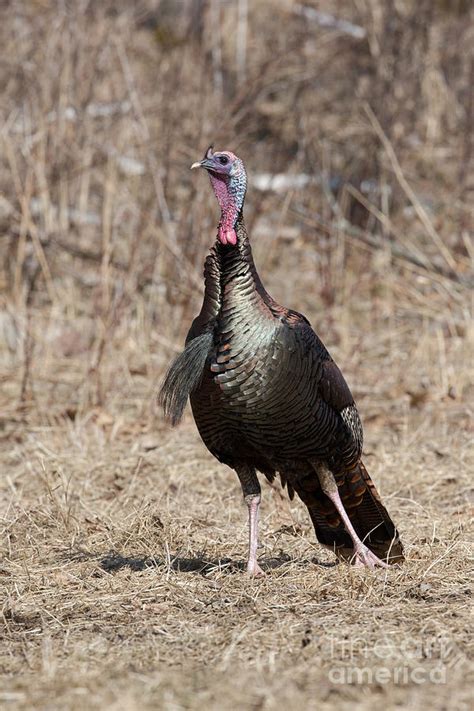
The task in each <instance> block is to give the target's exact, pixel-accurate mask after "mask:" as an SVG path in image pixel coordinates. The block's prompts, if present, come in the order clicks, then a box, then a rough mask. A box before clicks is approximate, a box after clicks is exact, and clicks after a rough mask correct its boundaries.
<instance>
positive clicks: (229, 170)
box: [191, 146, 247, 245]
mask: <svg viewBox="0 0 474 711" xmlns="http://www.w3.org/2000/svg"><path fill="white" fill-rule="evenodd" d="M191 168H205V170H207V172H208V173H209V178H210V180H211V185H212V189H213V190H214V194H215V196H216V198H217V202H218V203H219V206H220V208H221V219H220V221H219V226H218V228H217V236H218V238H219V240H220V241H221V242H222V244H232V245H235V244H237V234H236V231H235V226H236V224H237V219H238V217H239V215H240V213H241V211H242V208H243V205H244V200H245V192H246V190H247V173H246V172H245V167H244V164H243V163H242V161H241V160H240V158H238V157H237V156H236V155H235V154H234V153H231V152H230V151H218V152H216V153H213V151H212V146H209V148H208V149H207V151H206V154H205V156H204V158H203V159H202V160H201V161H198V162H197V163H193V164H192V166H191Z"/></svg>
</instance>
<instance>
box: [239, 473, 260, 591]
mask: <svg viewBox="0 0 474 711" xmlns="http://www.w3.org/2000/svg"><path fill="white" fill-rule="evenodd" d="M236 471H237V474H238V477H239V479H240V484H241V486H242V493H243V495H244V500H245V503H246V504H247V508H248V512H249V556H248V561H247V573H248V574H249V575H250V576H251V577H257V576H260V575H265V573H264V572H263V570H262V569H261V567H260V566H259V564H258V563H257V546H258V510H259V508H260V484H259V483H258V479H257V474H256V472H255V469H253V468H252V467H248V466H245V467H239V468H238V469H236Z"/></svg>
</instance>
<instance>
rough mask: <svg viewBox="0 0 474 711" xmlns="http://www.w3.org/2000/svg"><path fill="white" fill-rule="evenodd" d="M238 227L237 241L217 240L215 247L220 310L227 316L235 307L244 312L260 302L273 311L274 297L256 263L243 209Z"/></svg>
mask: <svg viewBox="0 0 474 711" xmlns="http://www.w3.org/2000/svg"><path fill="white" fill-rule="evenodd" d="M235 231H236V234H237V244H236V245H223V244H221V243H220V242H219V240H218V241H217V243H216V247H215V249H216V253H217V255H218V258H219V263H220V295H221V308H220V314H221V316H224V315H225V314H226V313H227V312H229V311H235V309H236V308H238V311H239V312H242V311H243V310H244V309H247V308H248V307H249V306H257V307H259V309H260V310H263V311H265V312H267V314H268V315H270V308H269V307H270V304H271V303H272V302H273V300H272V299H271V297H270V296H269V295H268V294H267V292H266V291H265V288H264V286H263V284H262V282H261V279H260V277H259V275H258V272H257V269H256V267H255V263H254V261H253V256H252V248H251V246H250V242H249V238H248V235H247V230H246V228H245V223H244V219H243V216H242V213H240V215H239V217H238V219H237V222H236V225H235Z"/></svg>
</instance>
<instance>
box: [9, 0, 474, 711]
mask: <svg viewBox="0 0 474 711" xmlns="http://www.w3.org/2000/svg"><path fill="white" fill-rule="evenodd" d="M473 20H474V16H473V9H472V2H470V1H469V0H302V1H301V2H296V1H293V0H272V1H270V0H161V1H160V0H137V1H135V2H133V1H132V0H100V2H99V1H95V2H94V1H93V0H2V2H0V471H1V473H2V476H1V477H0V548H1V550H0V559H1V564H0V584H2V585H3V587H2V591H4V593H2V604H1V608H2V609H1V619H2V632H3V633H4V644H3V646H2V652H3V654H2V655H1V659H0V667H1V668H2V670H3V672H4V677H3V680H4V682H5V685H4V687H3V689H0V704H1V702H2V701H5V702H8V705H9V708H10V707H11V708H12V709H13V708H15V709H18V711H29V710H30V709H32V708H35V709H40V708H44V709H46V708H47V709H50V708H52V705H51V704H53V705H54V707H55V708H58V709H63V708H64V709H68V711H69V710H72V711H76V710H77V711H83V709H84V708H88V709H92V708H98V709H112V710H114V711H119V710H120V711H123V710H126V711H143V710H144V709H150V711H156V709H162V708H163V709H169V710H170V711H181V710H183V711H185V710H189V709H199V710H201V709H204V708H205V709H210V710H212V709H216V711H235V709H236V708H239V709H252V711H255V710H256V709H262V710H263V709H265V711H281V709H282V708H291V709H295V710H296V711H297V710H298V709H301V710H304V711H314V710H315V709H318V710H319V709H323V708H324V709H328V710H329V709H334V708H337V709H338V711H352V709H354V708H357V709H364V710H366V711H369V710H372V709H374V708H377V709H379V708H387V709H388V708H395V707H396V708H407V709H408V708H409V709H419V708H430V709H434V710H438V709H439V711H446V709H453V710H454V709H456V711H459V710H460V709H461V710H462V711H464V710H465V711H468V709H471V707H472V688H471V686H472V685H470V684H469V678H470V677H469V666H468V664H467V661H466V660H467V658H468V656H469V646H470V645H471V647H472V635H471V634H470V629H471V627H472V623H471V617H472V609H471V608H472V605H471V604H470V601H471V597H469V596H470V595H472V585H471V578H472V565H470V561H471V560H472V547H471V546H470V544H469V533H468V532H469V531H470V530H471V529H472V526H470V523H472V498H471V499H470V498H469V497H470V493H471V492H472V471H473V467H474V465H473V458H472V455H473V453H474V452H473V447H472V442H473V437H472V402H473V394H474V391H473V388H474V386H473V382H474V379H473V375H474V373H473V358H472V352H473V349H472V320H471V307H472V304H471V301H472V285H473V280H472V258H473V255H474V250H473V246H472V234H473V213H472V204H473V191H474V170H473V167H474V166H473V125H474V119H473V111H474V100H473V91H474V58H473V52H472V50H473V47H474V22H473ZM210 143H213V144H214V147H215V149H230V150H232V151H235V152H236V153H237V154H238V155H239V156H241V157H242V158H243V160H244V161H245V164H246V166H247V170H248V173H249V189H248V194H247V200H246V206H245V217H246V221H247V226H248V228H249V231H250V235H251V240H252V245H253V250H254V257H255V262H256V265H257V268H258V270H259V273H260V276H261V278H262V281H263V283H264V284H265V287H266V288H267V290H268V291H269V293H270V294H271V295H272V296H273V297H274V298H275V299H276V300H278V301H279V302H280V303H282V304H284V305H286V306H288V307H292V308H294V309H296V310H298V311H300V312H302V313H304V314H305V315H306V316H307V317H308V319H309V320H310V321H311V323H312V324H313V326H314V327H315V329H316V330H317V332H318V333H319V335H320V336H321V338H322V339H323V341H324V342H325V344H326V345H327V347H328V348H329V350H330V352H331V354H332V355H333V357H334V358H335V359H336V361H337V362H338V363H339V365H340V366H341V368H342V371H343V373H344V376H345V377H346V379H347V381H348V383H349V385H350V387H351V390H352V392H353V394H354V396H355V398H356V400H357V404H358V406H359V410H360V412H361V416H362V421H363V423H364V433H365V446H364V461H365V462H366V464H367V467H368V469H369V471H370V473H371V475H372V476H373V479H374V481H375V482H376V484H377V488H378V490H379V491H380V493H381V495H382V498H383V500H384V502H385V503H386V505H387V508H388V510H389V511H390V514H391V516H392V517H393V520H394V521H395V522H396V524H397V528H398V530H399V531H400V535H401V537H402V540H403V544H404V549H405V554H406V559H407V560H406V563H405V565H404V566H402V567H401V568H399V569H392V570H391V571H389V572H388V573H385V572H383V573H381V574H375V573H372V572H371V571H364V570H362V571H360V570H356V569H354V568H353V567H350V566H344V565H339V566H337V567H333V566H334V561H333V555H332V553H330V552H328V551H324V550H323V549H322V548H321V546H318V545H317V544H316V541H315V537H314V531H313V529H312V526H311V523H310V521H309V519H308V517H307V515H306V514H305V511H304V510H303V508H304V507H302V506H300V505H299V503H298V502H297V501H293V502H292V503H291V504H290V503H289V502H288V498H287V495H286V492H283V491H282V490H281V489H280V488H279V485H276V484H275V485H273V486H271V487H270V485H268V484H264V486H263V502H262V513H261V526H260V531H261V536H260V540H261V548H259V558H260V561H261V564H262V566H263V567H264V568H265V569H266V570H267V575H266V577H265V578H264V579H263V580H259V581H256V582H255V583H254V582H251V581H249V580H248V578H247V577H246V576H245V575H243V574H242V572H241V571H242V570H243V569H244V563H243V562H242V561H243V559H244V558H245V551H246V537H247V532H246V512H245V510H244V508H245V507H244V505H243V502H242V496H241V491H240V486H239V483H238V480H237V477H235V475H234V474H233V473H231V472H230V470H229V469H228V468H227V467H225V466H223V465H220V464H219V463H218V462H217V461H216V460H214V459H213V458H212V457H211V455H210V454H209V453H208V452H207V450H206V448H205V447H204V446H203V445H202V443H201V441H200V440H199V436H198V434H197V431H196V428H195V426H194V423H193V422H192V418H191V414H190V412H189V411H187V412H186V414H185V417H184V421H183V423H182V424H181V426H180V427H179V428H178V429H177V430H171V428H170V427H169V426H168V425H167V424H165V423H164V422H163V419H162V415H161V413H160V412H159V410H158V408H157V406H156V393H157V390H158V387H159V383H160V380H161V378H162V375H163V373H164V371H165V368H166V367H167V366H168V364H169V363H170V361H171V359H172V358H173V357H174V356H175V354H176V353H178V352H179V351H180V350H181V348H182V345H183V342H184V338H185V335H186V332H187V330H188V328H189V325H190V322H191V319H192V318H193V316H194V315H195V314H196V313H197V312H198V311H199V309H200V306H201V299H202V289H203V279H202V268H203V261H204V258H205V256H206V254H207V252H208V250H209V248H210V247H211V245H212V243H213V241H214V239H215V235H216V227H217V223H218V219H219V213H218V207H217V204H216V201H215V198H214V196H213V194H212V191H211V189H210V186H209V180H208V177H207V176H206V175H205V174H204V172H203V171H192V172H191V171H190V170H189V166H190V165H191V163H192V162H194V161H196V160H199V159H200V158H201V157H202V155H203V153H204V151H205V149H206V148H207V147H208V145H209V144H210ZM440 640H441V643H440ZM443 640H445V641H446V643H447V646H446V645H445V646H443V644H444V643H443ZM350 641H355V648H353V647H351V648H350V651H351V655H350V657H348V656H347V654H346V652H347V649H348V648H347V644H348V643H349V642H350ZM361 642H363V646H362V647H360V643H361ZM388 643H390V644H389V646H386V645H387V644H388ZM380 645H382V647H381V648H382V649H388V650H389V655H381V654H379V653H378V652H377V650H378V649H380ZM390 650H395V652H396V653H395V654H394V655H391V654H390ZM407 650H408V654H407ZM411 650H415V651H414V653H413V654H411V653H409V652H410V651H411ZM416 650H418V654H417V653H416ZM471 651H472V649H471ZM381 664H383V666H382V667H380V665H381ZM400 665H402V666H401V667H400ZM413 665H415V666H413ZM440 665H441V671H442V672H443V673H444V674H445V676H444V677H443V679H442V680H441V682H442V683H440V680H439V678H438V681H436V680H435V682H434V683H428V682H429V673H431V671H432V670H435V671H436V670H437V669H439V667H440ZM443 665H444V666H443ZM400 668H401V669H402V671H403V672H404V673H405V672H406V674H407V678H406V680H405V681H404V680H403V679H402V680H401V681H400V676H399V670H400ZM366 669H369V673H372V672H373V671H375V672H377V671H379V670H380V671H382V672H383V680H382V681H380V683H378V680H377V679H376V681H377V683H369V682H367V683H366V682H365V679H366V677H365V676H364V677H363V678H362V680H360V678H359V681H358V677H357V676H356V677H355V680H354V679H353V680H352V681H350V677H349V676H345V677H344V679H345V680H346V681H347V683H343V682H344V679H342V680H339V681H338V679H336V680H335V681H334V678H333V677H332V676H331V674H332V673H333V672H334V670H335V671H336V672H338V671H339V672H341V674H342V673H343V672H345V671H348V672H351V670H352V671H354V670H355V672H359V671H362V672H364V673H365V671H366ZM412 669H414V670H415V672H417V673H418V672H421V673H422V676H421V680H420V674H418V676H417V677H416V678H415V676H414V675H413V678H412V677H411V676H410V674H411V670H412ZM443 670H444V671H443ZM387 674H388V677H387ZM423 674H424V676H423ZM6 675H9V676H8V677H7V676H6ZM424 681H426V682H427V683H424Z"/></svg>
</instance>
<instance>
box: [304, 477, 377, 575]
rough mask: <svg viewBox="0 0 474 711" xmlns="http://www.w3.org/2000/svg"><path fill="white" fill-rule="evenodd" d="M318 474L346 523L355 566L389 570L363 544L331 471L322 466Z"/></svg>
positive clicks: (327, 494)
mask: <svg viewBox="0 0 474 711" xmlns="http://www.w3.org/2000/svg"><path fill="white" fill-rule="evenodd" d="M316 472H317V474H318V478H319V482H320V484H321V488H322V490H323V491H324V493H325V494H326V496H327V497H328V498H329V499H331V501H332V503H333V504H334V506H335V507H336V509H337V511H338V513H339V516H340V517H341V519H342V521H343V523H344V526H345V527H346V530H347V533H348V534H349V535H350V537H351V538H352V542H353V543H354V556H355V561H354V563H355V565H357V566H364V565H365V566H367V567H368V568H371V569H373V568H375V567H376V566H380V567H381V568H388V567H389V566H388V565H387V563H385V562H384V561H383V560H380V558H377V556H376V555H375V553H372V551H371V550H369V548H367V546H366V545H365V544H364V543H362V541H361V540H360V538H359V536H358V535H357V533H356V532H355V530H354V527H353V525H352V523H351V521H350V519H349V516H348V515H347V513H346V510H345V508H344V505H343V503H342V501H341V497H340V496H339V490H338V488H337V483H336V480H335V478H334V475H333V474H332V472H330V471H329V469H327V468H326V467H321V466H318V467H317V468H316Z"/></svg>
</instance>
